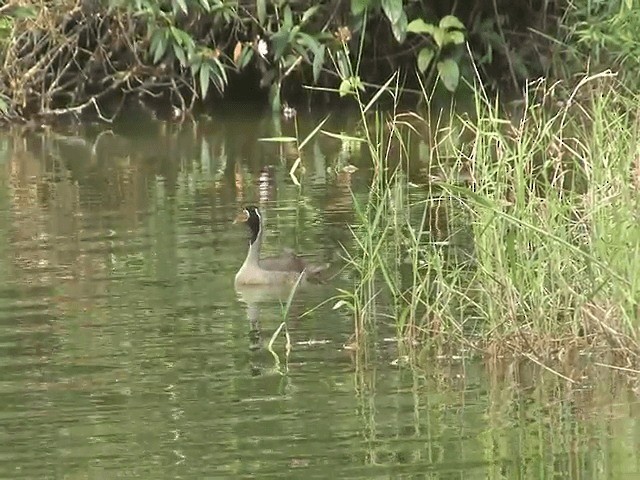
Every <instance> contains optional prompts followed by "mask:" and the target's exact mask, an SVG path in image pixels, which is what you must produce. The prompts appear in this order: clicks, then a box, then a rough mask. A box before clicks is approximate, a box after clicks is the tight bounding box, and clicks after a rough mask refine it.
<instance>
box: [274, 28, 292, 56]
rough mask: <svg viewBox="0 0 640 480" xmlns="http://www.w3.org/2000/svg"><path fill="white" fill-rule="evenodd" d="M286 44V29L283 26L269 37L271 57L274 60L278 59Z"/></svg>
mask: <svg viewBox="0 0 640 480" xmlns="http://www.w3.org/2000/svg"><path fill="white" fill-rule="evenodd" d="M287 45H289V31H288V30H286V29H284V28H283V29H281V30H279V31H278V32H277V33H276V34H274V35H273V36H272V37H271V48H272V49H273V57H274V58H275V59H276V60H280V58H281V57H282V55H283V54H284V51H285V49H286V48H287Z"/></svg>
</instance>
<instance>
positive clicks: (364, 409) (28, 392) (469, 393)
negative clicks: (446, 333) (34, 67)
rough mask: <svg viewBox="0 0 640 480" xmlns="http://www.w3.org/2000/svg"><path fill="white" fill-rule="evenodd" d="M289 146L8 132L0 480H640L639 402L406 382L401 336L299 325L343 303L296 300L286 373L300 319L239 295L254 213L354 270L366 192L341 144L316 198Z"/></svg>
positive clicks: (199, 130) (239, 132) (312, 295)
mask: <svg viewBox="0 0 640 480" xmlns="http://www.w3.org/2000/svg"><path fill="white" fill-rule="evenodd" d="M247 117H250V118H249V119H247ZM353 124H354V120H353V119H352V118H350V117H347V118H345V119H344V120H340V121H334V123H333V124H331V125H330V127H331V128H333V129H334V130H336V131H339V130H345V131H351V130H349V129H350V128H352V126H353ZM312 126H313V123H312V122H311V121H310V122H308V123H304V122H303V124H302V129H303V130H305V129H306V131H309V129H311V128H312ZM291 133H292V126H291V125H290V124H284V125H278V124H277V123H274V121H273V120H272V119H270V118H269V117H264V116H260V115H240V114H236V115H226V116H222V117H219V118H213V119H203V120H201V121H200V122H198V123H196V124H193V125H191V124H189V125H184V126H182V127H178V126H176V125H170V124H163V123H160V122H158V123H149V124H138V123H136V122H135V121H131V122H129V123H127V124H123V125H119V126H114V127H113V129H112V131H107V130H104V129H102V128H99V127H94V126H86V127H83V128H77V129H69V130H68V131H64V132H56V133H54V132H52V131H45V132H21V131H18V130H16V131H10V132H4V133H2V134H1V135H0V272H2V283H1V284H0V477H2V478H11V479H19V478H34V479H42V478H65V479H67V478H68V479H79V478H83V479H84V478H90V479H94V478H96V479H99V478H109V479H112V478H154V479H156V478H171V479H174V478H185V479H187V478H189V479H190V478H193V479H201V478H249V477H252V478H272V477H273V478H275V477H278V478H280V477H285V478H305V477H309V478H433V479H436V478H437V479H450V478H455V479H458V478H460V479H462V478H464V479H467V478H505V479H507V478H509V479H511V478H527V479H529V478H535V479H538V478H580V479H582V478H613V479H619V478H620V479H622V478H637V475H638V474H640V460H639V459H638V455H637V452H638V451H640V423H639V421H638V418H639V414H640V407H639V402H638V398H637V396H636V395H635V394H634V393H633V392H632V390H630V389H629V388H628V387H627V385H626V383H625V382H624V377H618V376H616V375H614V374H613V373H612V372H608V371H606V370H604V371H602V374H601V377H598V378H597V379H594V381H593V382H591V383H590V385H589V386H588V387H587V388H575V387H571V386H570V385H568V384H566V383H565V382H564V380H562V379H561V378H559V377H557V376H555V375H553V374H552V373H550V372H547V371H545V370H542V369H540V368H538V367H536V366H535V365H531V364H528V363H525V362H505V364H501V365H493V364H485V363H484V362H483V361H482V360H481V359H475V360H466V361H463V360H460V359H456V358H448V359H447V358H444V359H443V358H422V359H417V361H416V365H417V367H416V368H408V367H407V366H406V365H405V364H404V362H403V361H402V358H403V357H402V355H403V354H404V352H399V351H398V350H397V347H396V345H395V343H393V342H384V341H382V342H380V344H379V345H378V347H377V348H376V350H375V351H374V352H371V354H370V355H368V356H367V361H366V362H364V361H363V360H362V357H360V356H357V355H355V354H354V352H352V351H350V350H348V349H345V348H344V345H345V344H348V343H349V341H350V335H351V333H352V331H353V329H352V319H351V318H350V317H349V316H348V314H346V313H345V312H342V311H341V310H333V309H332V308H331V307H332V304H331V303H328V304H326V305H324V306H321V307H320V308H318V309H317V310H314V311H313V312H312V313H310V314H308V315H305V316H303V315H302V314H303V313H304V312H306V311H308V310H309V309H311V308H312V307H314V306H316V305H318V304H319V303H321V302H322V301H324V300H326V299H328V298H330V297H331V295H332V294H333V290H332V287H331V286H328V287H321V288H317V289H311V290H307V291H303V292H301V293H300V295H299V296H298V297H297V298H296V300H295V302H294V304H293V305H292V309H291V311H290V312H289V318H290V320H289V332H290V335H291V340H292V343H293V346H292V352H291V355H290V356H289V358H288V359H287V357H286V355H285V349H284V338H283V335H281V336H279V337H278V338H277V339H276V342H275V344H274V348H273V353H271V352H269V351H268V350H267V349H266V347H265V345H266V344H267V343H268V341H269V339H270V338H271V335H272V334H273V332H274V331H275V330H276V329H277V327H278V326H279V325H280V322H281V319H282V301H283V300H282V299H281V298H280V299H279V298H277V297H274V296H272V295H269V294H264V293H263V295H262V298H260V295H256V294H255V293H253V294H252V293H251V292H240V293H237V292H236V291H235V290H234V288H233V276H234V274H235V272H236V270H237V268H238V267H239V265H240V264H241V263H242V260H243V258H244V255H245V253H246V239H247V232H246V231H245V230H244V228H243V227H242V226H233V225H232V224H231V221H232V219H233V218H234V216H235V214H236V213H237V211H238V208H239V205H241V204H243V203H245V202H250V203H255V204H260V205H261V206H262V208H263V211H264V213H265V215H266V216H267V224H268V225H267V228H268V237H267V245H266V247H267V249H268V250H269V251H270V252H274V251H277V250H278V249H279V248H281V247H283V246H289V247H294V248H296V249H298V250H301V251H305V252H312V253H314V254H315V256H316V258H318V259H319V260H321V261H332V262H335V261H336V260H337V258H338V255H339V251H340V245H341V244H342V245H345V246H347V248H348V247H349V245H350V242H349V238H350V234H349V232H348V229H347V225H348V224H349V223H352V222H353V221H354V215H353V209H352V200H351V198H352V197H351V193H350V188H353V190H354V191H355V192H356V193H358V192H360V193H362V192H364V191H365V190H366V185H367V182H368V180H369V173H368V171H367V170H366V168H364V167H365V165H364V164H365V163H366V162H364V161H361V160H360V159H359V158H360V157H359V155H358V150H357V148H356V147H355V146H353V145H341V144H340V143H339V142H336V140H335V139H329V138H324V139H321V140H319V141H318V142H317V143H316V144H312V146H311V152H312V153H311V154H310V155H309V156H308V157H307V158H305V173H304V178H302V180H303V181H302V188H301V189H299V188H298V187H297V186H296V185H295V183H294V182H293V181H292V180H291V178H290V177H289V174H288V170H289V168H290V167H291V165H292V164H293V162H294V161H295V157H296V155H295V151H292V150H291V149H290V148H285V147H283V146H280V145H277V144H271V143H264V142H259V141H258V138H260V137H263V136H269V135H280V134H287V135H290V134H291ZM351 163H352V164H355V165H357V166H359V167H361V168H360V170H358V171H357V172H354V173H348V172H345V171H343V167H344V166H345V165H347V164H351ZM266 167H268V168H266ZM348 279H349V273H348V272H345V273H344V274H343V276H342V277H341V278H338V280H337V281H345V282H348ZM399 359H400V361H398V360H399Z"/></svg>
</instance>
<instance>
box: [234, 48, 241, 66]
mask: <svg viewBox="0 0 640 480" xmlns="http://www.w3.org/2000/svg"><path fill="white" fill-rule="evenodd" d="M241 55H242V42H238V43H236V46H235V47H234V49H233V63H234V64H235V65H236V66H238V64H239V62H240V56H241Z"/></svg>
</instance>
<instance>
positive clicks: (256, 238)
mask: <svg viewBox="0 0 640 480" xmlns="http://www.w3.org/2000/svg"><path fill="white" fill-rule="evenodd" d="M261 248H262V229H261V228H260V226H259V225H258V226H257V227H256V228H255V229H254V228H252V229H251V239H250V240H249V253H248V254H247V259H246V261H245V263H246V264H249V265H257V264H258V260H260V249H261Z"/></svg>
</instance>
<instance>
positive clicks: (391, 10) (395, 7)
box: [382, 0, 404, 25]
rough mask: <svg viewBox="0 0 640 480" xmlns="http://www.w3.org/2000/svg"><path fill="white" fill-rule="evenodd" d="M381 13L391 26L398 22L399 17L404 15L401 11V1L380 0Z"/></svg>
mask: <svg viewBox="0 0 640 480" xmlns="http://www.w3.org/2000/svg"><path fill="white" fill-rule="evenodd" d="M382 11H383V12H384V14H385V15H386V16H387V18H388V19H389V22H391V25H393V24H394V23H397V22H398V20H400V16H401V15H402V14H403V13H404V10H403V9H402V0H382Z"/></svg>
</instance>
